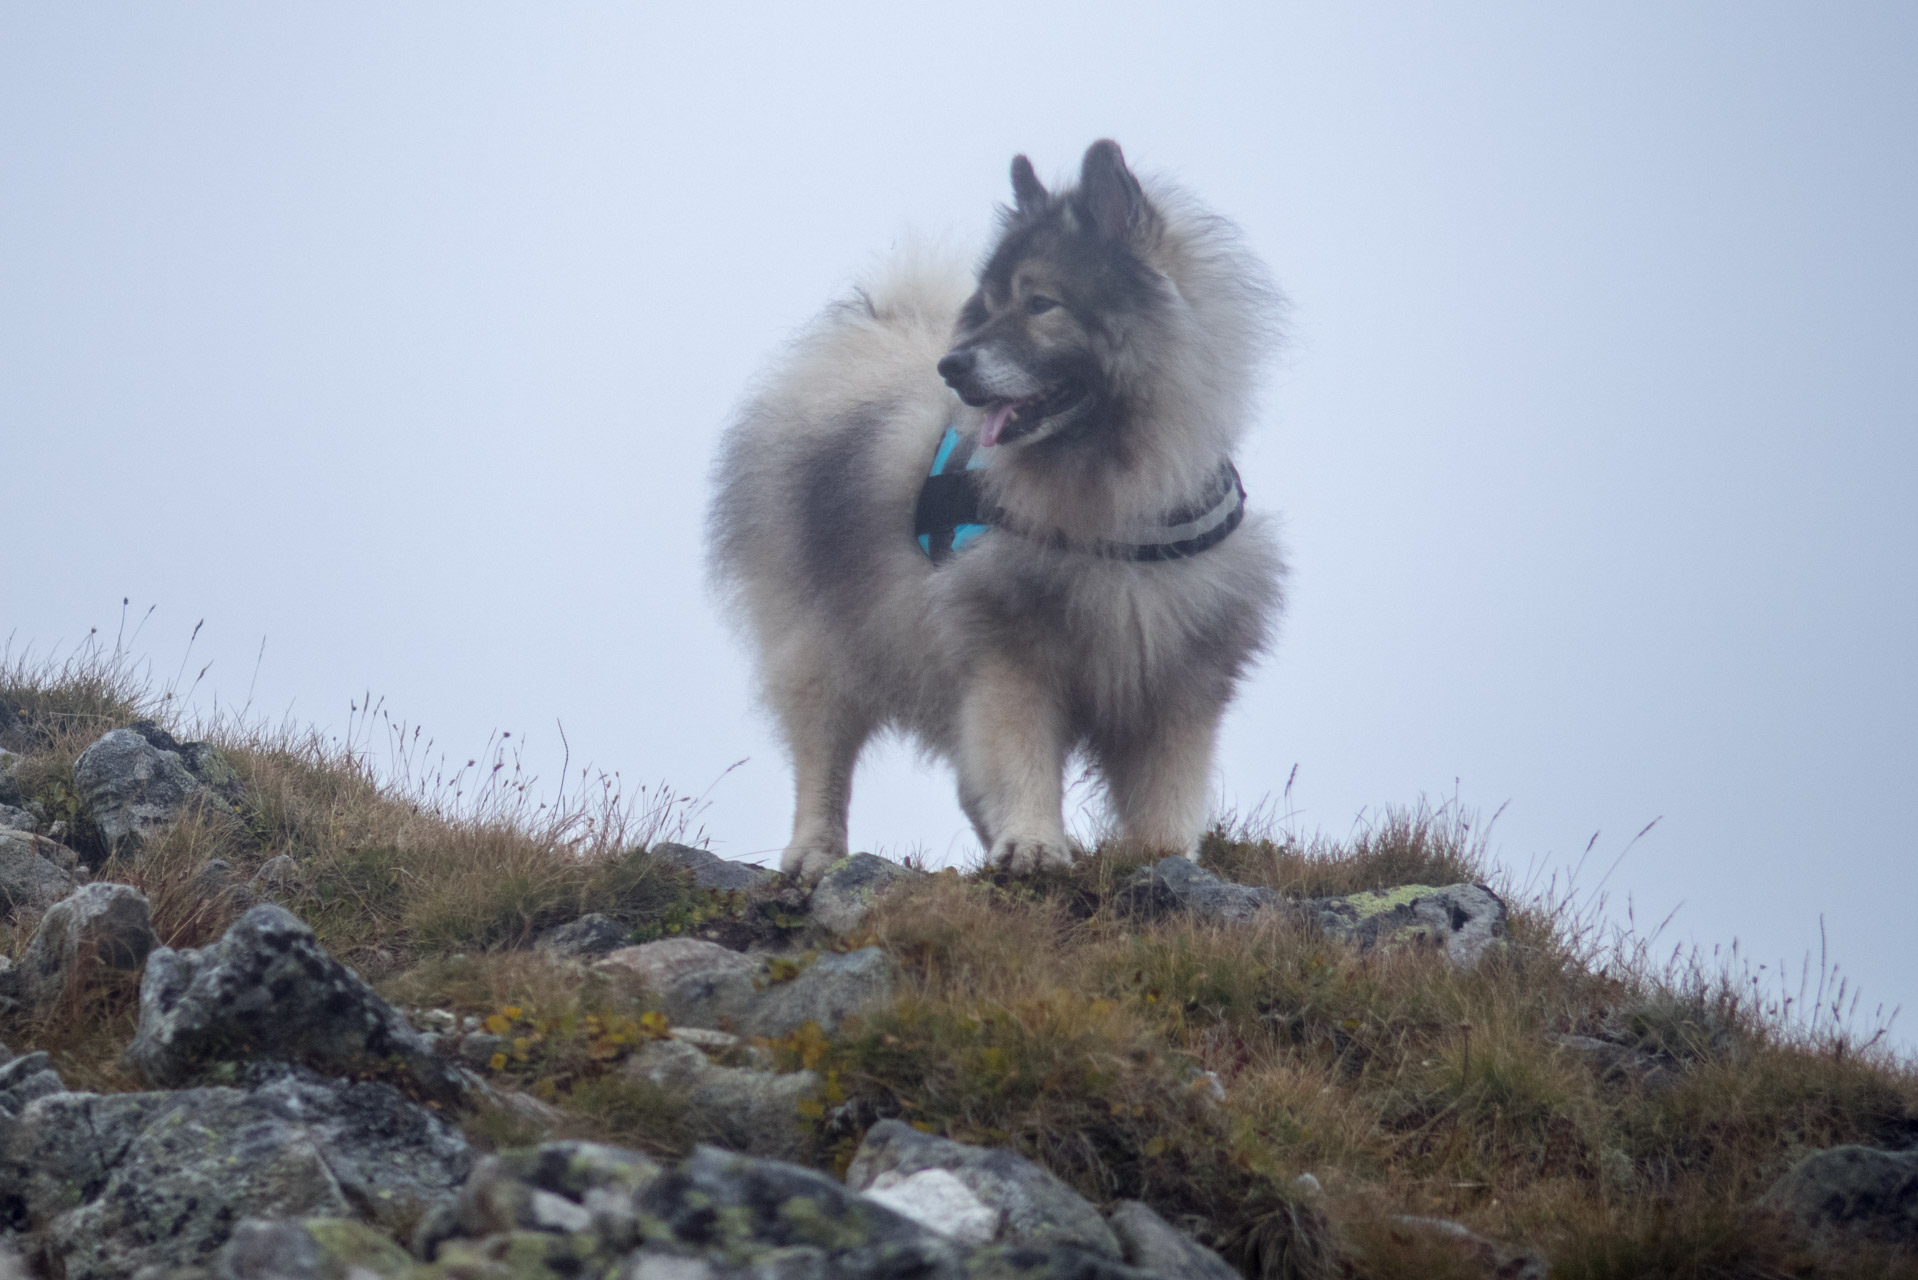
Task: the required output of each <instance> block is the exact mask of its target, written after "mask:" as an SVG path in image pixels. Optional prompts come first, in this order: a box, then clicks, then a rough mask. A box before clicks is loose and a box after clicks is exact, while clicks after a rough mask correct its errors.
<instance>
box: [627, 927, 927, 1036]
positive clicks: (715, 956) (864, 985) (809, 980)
mask: <svg viewBox="0 0 1918 1280" xmlns="http://www.w3.org/2000/svg"><path fill="white" fill-rule="evenodd" d="M600 963H601V965H602V966H603V967H604V968H606V969H609V970H617V971H621V972H625V973H630V974H635V975H637V976H638V977H639V978H640V979H641V980H642V981H643V982H644V983H645V984H646V989H647V990H648V991H649V992H651V993H652V996H653V998H654V999H655V1000H656V1001H657V1002H658V1004H659V1008H660V1012H662V1013H664V1014H665V1015H666V1018H667V1020H668V1021H669V1022H671V1023H673V1024H675V1025H679V1026H689V1027H720V1026H723V1027H725V1028H726V1029H728V1030H734V1031H738V1032H739V1033H740V1034H742V1035H753V1036H782V1035H785V1034H787V1033H788V1032H792V1031H797V1030H798V1029H799V1028H800V1027H802V1026H804V1025H805V1024H806V1023H808V1022H815V1023H817V1024H819V1026H820V1027H821V1028H823V1029H825V1030H828V1031H830V1030H832V1029H833V1028H834V1027H836V1026H838V1025H839V1023H840V1022H841V1021H842V1020H843V1019H845V1018H846V1017H848V1016H849V1015H852V1014H855V1013H860V1012H863V1011H865V1010H867V1009H870V1008H872V1007H873V1006H874V1005H876V1004H880V1003H883V1002H885V1001H886V1000H889V999H890V998H891V996H892V983H893V965H892V961H891V960H889V959H888V958H887V957H886V955H885V953H884V952H882V951H880V950H879V949H878V948H877V947H862V948H860V949H859V950H857V951H853V952H848V953H846V954H844V955H838V954H833V953H827V954H824V955H821V956H819V957H818V958H816V959H815V960H813V961H812V963H810V964H808V965H806V967H805V968H803V969H801V970H800V971H799V973H798V974H797V975H796V976H795V977H793V978H792V979H790V980H788V981H777V980H776V979H775V978H774V976H773V973H772V969H771V966H770V964H769V959H768V957H765V956H751V955H746V954H745V953H743V952H739V951H733V950H730V949H728V948H726V947H722V946H720V945H719V944H718V943H716V942H706V941H703V940H701V939H698V938H665V939H662V940H660V941H658V942H647V943H642V944H641V945H639V946H636V947H622V948H620V949H619V950H617V951H614V952H612V953H610V954H609V955H607V956H606V957H605V959H604V960H602V961H601V962H600Z"/></svg>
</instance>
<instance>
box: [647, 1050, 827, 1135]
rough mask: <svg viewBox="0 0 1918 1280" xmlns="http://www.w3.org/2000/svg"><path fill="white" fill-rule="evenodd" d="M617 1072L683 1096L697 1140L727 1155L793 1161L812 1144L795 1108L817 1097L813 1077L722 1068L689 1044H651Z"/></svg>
mask: <svg viewBox="0 0 1918 1280" xmlns="http://www.w3.org/2000/svg"><path fill="white" fill-rule="evenodd" d="M620 1073H621V1074H622V1075H624V1076H626V1077H628V1078H630V1079H636V1080H644V1081H646V1082H648V1083H649V1084H653V1085H656V1086H658V1087H659V1088H662V1089H670V1090H673V1091H674V1092H677V1093H683V1094H684V1095H685V1097H686V1103H687V1106H686V1113H687V1116H688V1118H689V1119H690V1120H691V1121H692V1123H693V1125H694V1127H695V1128H696V1129H698V1130H700V1131H701V1132H700V1136H701V1137H702V1138H704V1139H706V1140H708V1141H712V1142H716V1143H719V1144H721V1145H723V1146H725V1147H726V1148H728V1149H729V1150H733V1151H743V1152H746V1153H749V1154H751V1155H758V1156H776V1157H786V1158H791V1157H796V1156H799V1155H803V1154H804V1153H805V1151H806V1149H807V1146H808V1144H809V1142H810V1140H811V1139H810V1126H809V1125H807V1124H806V1123H805V1122H804V1119H803V1117H802V1116H801V1115H800V1111H799V1104H800V1103H801V1102H803V1101H806V1100H808V1099H813V1098H817V1097H818V1096H819V1092H820V1080H819V1076H818V1075H817V1074H816V1073H815V1072H811V1071H792V1072H785V1073H776V1072H772V1071H755V1070H752V1069H750V1068H746V1067H722V1066H718V1065H716V1064H714V1063H713V1062H711V1061H710V1060H709V1059H708V1058H707V1057H706V1055H705V1054H703V1053H701V1052H700V1051H699V1050H698V1049H695V1048H694V1047H693V1046H692V1045H689V1044H682V1043H680V1042H678V1041H675V1040H655V1041H653V1042H652V1043H651V1044H648V1045H646V1046H645V1047H644V1048H642V1049H641V1050H640V1051H639V1052H638V1053H636V1054H634V1055H633V1056H632V1057H631V1058H629V1059H627V1060H626V1062H625V1064H624V1065H623V1066H622V1067H621V1068H620Z"/></svg>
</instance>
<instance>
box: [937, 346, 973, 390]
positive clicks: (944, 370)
mask: <svg viewBox="0 0 1918 1280" xmlns="http://www.w3.org/2000/svg"><path fill="white" fill-rule="evenodd" d="M976 360H977V357H976V356H974V354H973V353H972V352H970V351H954V352H951V353H949V354H948V355H947V356H946V358H945V359H943V360H941V361H940V362H939V376H940V377H942V378H944V379H945V380H946V381H947V382H956V381H957V380H958V379H960V378H963V377H965V376H966V375H967V374H969V373H971V372H972V366H973V364H974V363H975V362H976Z"/></svg>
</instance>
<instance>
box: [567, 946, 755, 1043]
mask: <svg viewBox="0 0 1918 1280" xmlns="http://www.w3.org/2000/svg"><path fill="white" fill-rule="evenodd" d="M599 963H600V967H601V968H604V969H609V970H614V971H623V972H626V973H631V974H637V975H638V976H639V977H640V978H641V979H642V980H643V981H644V982H645V984H646V989H647V990H648V991H649V992H651V993H652V995H653V996H654V998H655V999H656V1000H657V1002H658V1003H659V1007H660V1011H661V1012H662V1013H664V1014H665V1015H666V1017H667V1019H668V1020H669V1021H672V1022H675V1023H679V1022H683V1023H687V1024H690V1025H692V1026H700V1027H712V1026H718V1025H719V1024H720V1023H721V1022H722V1021H725V1022H732V1023H737V1022H738V1021H739V1020H740V1019H741V1018H743V1017H745V1016H746V1015H747V1014H749V1013H751V1012H752V1011H753V1009H754V1008H755V1007H757V1005H758V1003H759V987H758V985H757V981H758V978H759V976H760V970H761V964H760V962H759V961H758V960H755V959H752V958H751V957H749V956H745V955H742V954H740V953H739V952H737V951H729V950H727V949H726V948H725V947H722V946H720V945H719V944H718V943H716V942H705V941H702V940H700V939H698V938H664V939H661V940H660V941H658V942H648V943H643V944H641V945H640V946H637V947H621V948H620V949H619V950H617V951H614V952H612V953H610V954H608V955H607V956H606V957H605V958H604V959H603V960H601V961H600V962H599Z"/></svg>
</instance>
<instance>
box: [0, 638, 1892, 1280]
mask: <svg viewBox="0 0 1918 1280" xmlns="http://www.w3.org/2000/svg"><path fill="white" fill-rule="evenodd" d="M108 675H109V676H111V673H108ZM149 711H150V707H149V706H148V705H147V704H145V703H143V701H142V699H141V696H140V694H139V691H138V690H137V689H132V688H130V687H129V686H128V685H127V684H126V682H124V681H123V680H117V679H115V678H103V677H102V675H101V672H100V671H99V669H98V668H93V669H90V670H81V671H77V672H76V671H75V669H74V668H73V667H72V665H71V664H69V666H68V667H67V668H65V669H63V670H62V671H59V672H40V673H31V672H22V671H21V670H19V669H17V668H16V669H14V670H13V671H11V672H10V673H6V672H0V911H3V912H4V917H5V930H6V932H5V935H4V938H5V942H6V946H5V948H4V954H0V1028H4V1034H5V1038H6V1041H7V1044H9V1045H12V1046H14V1047H13V1049H0V1271H4V1270H11V1271H12V1272H13V1274H16V1275H29V1274H30V1275H45V1276H50V1277H51V1276H62V1277H69V1278H71V1280H106V1278H109V1277H134V1276H139V1277H153V1278H156V1280H157V1278H158V1277H215V1276H217V1277H231V1278H235V1280H238V1278H241V1277H245V1278H248V1280H252V1278H265V1277H287V1278H289V1280H295V1278H299V1280H304V1278H308V1277H311V1278H313V1280H320V1278H325V1280H344V1278H345V1277H349V1276H351V1277H361V1276H375V1277H400V1276H407V1277H422V1278H423V1277H429V1276H430V1277H449V1278H450V1277H487V1276H501V1277H505V1276H515V1277H517V1276H527V1277H542V1276H552V1277H569V1278H570V1277H582V1276H590V1277H626V1278H631V1280H724V1278H730V1277H745V1276H752V1277H755V1278H761V1280H894V1278H897V1280H907V1278H908V1277H913V1278H916V1277H926V1278H928V1280H933V1278H939V1277H946V1278H949V1280H962V1278H964V1280H973V1278H990V1277H999V1276H1004V1277H1007V1278H1008V1280H1010V1278H1011V1277H1032V1278H1033V1280H1046V1278H1051V1277H1056V1278H1057V1280H1096V1278H1099V1277H1109V1278H1110V1280H1135V1278H1136V1280H1145V1278H1146V1277H1159V1278H1161V1280H1232V1278H1233V1277H1234V1276H1235V1275H1246V1276H1252V1277H1261V1278H1263V1277H1272V1278H1273V1280H1279V1278H1282V1277H1331V1276H1353V1277H1363V1276H1375V1277H1392V1276H1428V1275H1429V1276H1488V1277H1491V1276H1498V1277H1543V1276H1546V1275H1548V1274H1550V1275H1560V1276H1581V1275H1591V1276H1638V1275H1643V1276H1687V1275H1697V1276H1708V1275H1709V1276H1746V1275H1749V1276H1773V1275H1833V1276H1839V1275H1845V1276H1850V1275H1858V1276H1863V1275H1874V1276H1875V1275H1914V1274H1918V1252H1915V1251H1918V1150H1914V1146H1915V1145H1918V1083H1915V1082H1914V1075H1913V1072H1912V1069H1911V1067H1910V1066H1909V1064H1906V1063H1902V1062H1900V1061H1898V1060H1896V1059H1894V1058H1892V1057H1890V1056H1888V1055H1887V1054H1885V1053H1884V1052H1883V1051H1882V1050H1881V1049H1880V1048H1878V1047H1877V1046H1876V1045H1875V1044H1873V1043H1870V1042H1865V1043H1861V1042H1860V1039H1861V1038H1860V1037H1859V1036H1857V1035H1856V1034H1854V1033H1852V1032H1850V1031H1849V1030H1848V1029H1847V1026H1848V1024H1844V1023H1842V1022H1840V1021H1837V1020H1835V1019H1830V1020H1826V1021H1825V1022H1824V1023H1822V1024H1819V1023H1813V1024H1812V1025H1811V1027H1809V1028H1807V1027H1806V1026H1805V1024H1804V1023H1802V1022H1792V1021H1790V1020H1788V1019H1786V1018H1784V1017H1783V1016H1781V1013H1780V1011H1779V1010H1778V1009H1776V1008H1769V1007H1768V1006H1767V1005H1766V1004H1765V1003H1764V1001H1763V999H1762V996H1761V997H1760V998H1754V996H1753V995H1752V993H1751V992H1750V991H1749V990H1747V989H1746V988H1745V987H1743V986H1742V985H1741V983H1740V980H1738V979H1737V978H1735V977H1733V976H1731V975H1725V974H1720V973H1714V972H1711V971H1708V970H1704V969H1701V968H1698V967H1696V966H1694V967H1691V968H1685V967H1682V966H1679V967H1671V966H1667V967H1664V968H1654V967H1652V966H1649V965H1648V964H1646V963H1645V960H1644V956H1643V952H1642V951H1639V952H1632V951H1631V950H1630V949H1629V948H1620V947H1616V946H1615V947H1613V948H1611V949H1610V950H1602V949H1600V948H1598V947H1597V946H1596V945H1595V944H1594V943H1593V942H1592V941H1591V939H1590V938H1589V936H1587V935H1584V934H1582V933H1580V931H1579V929H1578V928H1577V926H1576V922H1575V921H1572V920H1570V919H1569V918H1568V917H1567V915H1566V914H1565V912H1564V911H1563V910H1562V909H1554V908H1553V907H1552V905H1551V904H1549V903H1544V904H1541V903H1538V902H1528V901H1521V900H1517V899H1516V898H1515V897H1514V895H1511V894H1509V893H1504V892H1500V891H1499V890H1497V889H1496V888H1495V887H1494V886H1493V885H1490V884H1488V883H1486V882H1485V881H1486V879H1487V875H1486V872H1485V870H1484V869H1483V867H1482V866H1481V864H1480V862H1479V861H1478V857H1479V855H1478V852H1477V850H1476V848H1475V845H1474V840H1473V834H1472V831H1471V828H1470V823H1469V821H1468V820H1466V819H1465V818H1463V817H1461V816H1460V815H1457V814H1455V813H1450V812H1439V813H1434V812H1431V811H1414V812H1413V813H1410V814H1407V815H1402V816H1400V817H1397V818H1394V819H1391V820H1389V821H1387V822H1385V823H1383V824H1381V825H1380V826H1379V827H1378V828H1376V829H1375V830H1373V831H1370V832H1367V833H1365V834H1364V835H1362V836H1361V837H1360V838H1359V839H1357V840H1355V841H1353V842H1351V843H1349V844H1344V845H1335V844H1331V843H1329V842H1319V843H1317V844H1301V843H1300V842H1298V841H1296V840H1288V839H1282V838H1275V837H1274V836H1273V835H1272V834H1271V833H1270V832H1265V831H1259V830H1257V829H1247V828H1246V826H1245V825H1244V824H1240V825H1238V826H1237V827H1234V826H1232V825H1230V824H1222V825H1221V827H1220V828H1219V829H1218V830H1217V831H1216V832H1215V833H1214V834H1213V836H1212V837H1210V838H1209V839H1208V841H1207V845H1206V849H1205V855H1204V857H1203V858H1202V859H1201V861H1200V862H1198V863H1194V862H1191V861H1188V860H1186V859H1183V858H1165V859H1158V860H1140V859H1138V858H1128V857H1127V856H1125V855H1123V854H1120V853H1118V852H1110V851H1108V852H1100V853H1096V854H1094V855H1092V856H1090V857H1088V858H1087V859H1086V860H1085V861H1084V862H1083V863H1081V864H1080V866H1078V867H1077V868H1075V869H1074V871H1073V872H1072V873H1071V874H1069V875H1064V876H1058V877H1052V878H1044V879H1037V880H1021V879H1011V878H1007V877H1005V876H1003V875H997V874H992V873H975V874H971V875H962V874H960V873H958V872H955V871H944V872H939V873H937V874H932V873H928V872H926V871H923V870H920V869H916V868H914V867H911V866H909V865H904V864H901V863H897V862H893V861H890V860H887V859H884V858H880V857H875V856H873V855H871V854H858V855H855V856H854V857H852V858H849V859H846V860H844V861H842V862H841V863H839V864H838V865H837V866H835V867H833V868H832V869H831V870H830V871H829V872H828V873H827V874H826V875H825V876H824V877H823V878H822V879H821V880H819V881H818V882H817V883H816V884H799V883H795V882H793V881H790V880H788V879H785V878H782V877H780V876H779V875H777V874H775V873H773V872H771V871H769V870H765V869H762V868H759V867H754V866H750V865H746V864H742V863H738V862H729V861H725V860H722V859H720V858H718V857H715V856H714V855H713V854H711V853H710V852H707V851H705V850H703V849H701V848H698V847H696V846H695V843H685V842H677V841H674V840H668V839H664V838H660V836H661V834H662V833H661V832H660V831H659V830H657V828H658V827H660V826H661V823H660V822H659V820H658V819H659V816H660V814H661V813H664V814H665V815H666V816H668V817H670V815H671V812H672V805H671V802H670V801H668V802H666V803H665V805H664V808H663V809H658V810H655V812H654V815H653V817H654V822H653V825H654V827H655V828H656V829H655V831H654V832H653V833H652V834H651V836H650V837H647V838H634V835H633V831H632V827H631V824H630V823H622V822H619V821H614V820H612V819H613V817H614V816H616V815H614V814H613V812H612V810H611V809H606V810H602V811H600V812H598V813H597V814H586V813H583V811H580V810H568V811H566V812H563V813H544V814H543V816H541V815H540V813H539V812H538V811H536V812H535V813H534V814H533V815H529V814H528V812H527V811H526V808H525V807H523V806H522V807H521V808H519V809H516V810H508V809H502V808H497V807H496V808H492V809H488V808H485V807H483V806H482V807H478V808H467V809H464V810H462V809H459V808H457V807H455V808H448V807H445V806H441V805H436V804H434V803H433V802H432V801H431V799H430V798H429V797H426V796H423V795H421V794H419V793H412V794H408V793H405V792H403V791H401V790H399V789H396V788H394V787H392V786H390V785H389V784H387V783H385V782H383V781H382V780H381V779H380V778H378V777H377V776H375V775H374V774H373V773H372V771H370V770H369V769H368V768H367V767H366V765H365V763H364V760H363V759H362V758H361V757H359V756H357V755H356V754H355V753H353V752H351V751H349V750H347V749H345V748H342V747H338V746H337V745H334V746H329V745H327V744H325V743H323V742H320V741H319V740H317V739H297V738H290V737H288V736H287V735H284V734H281V735H277V736H266V735H260V734H245V733H237V732H235V733H230V734H227V735H225V736H224V737H222V736H221V735H220V734H219V733H218V732H214V733H211V734H209V735H207V738H206V740H182V739H181V738H179V737H176V736H175V734H174V733H173V732H170V731H169V730H168V729H167V728H165V727H163V726H162V725H161V724H159V723H156V722H155V721H154V720H152V719H149V718H146V715H145V714H143V713H146V712H149ZM679 834H680V836H681V840H682V841H683V839H684V833H683V832H680V833H679ZM1821 1025H1822V1028H1823V1029H1822V1030H1821V1029H1820V1026H1821Z"/></svg>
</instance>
